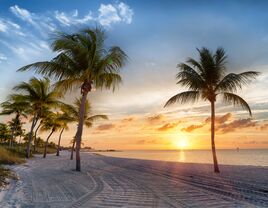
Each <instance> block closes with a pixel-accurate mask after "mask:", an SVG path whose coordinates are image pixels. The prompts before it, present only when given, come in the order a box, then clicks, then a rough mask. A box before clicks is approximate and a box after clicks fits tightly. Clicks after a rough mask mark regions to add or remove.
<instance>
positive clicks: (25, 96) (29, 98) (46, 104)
mask: <svg viewBox="0 0 268 208" xmlns="http://www.w3.org/2000/svg"><path fill="white" fill-rule="evenodd" d="M14 90H16V91H20V92H21V93H20V94H13V95H11V96H10V97H11V98H12V99H19V100H24V101H25V102H27V103H28V113H29V114H30V115H31V116H32V118H31V122H32V124H31V128H30V132H29V138H28V144H27V150H26V157H27V158H29V157H30V153H31V144H32V137H33V130H34V128H35V126H36V124H37V122H38V121H39V119H40V118H41V117H42V115H43V113H44V112H43V111H44V109H47V108H52V107H57V106H58V105H59V101H58V98H59V97H60V94H59V93H58V92H57V91H55V89H54V88H53V87H51V85H50V81H49V79H48V78H44V79H37V78H32V79H30V81H29V82H22V83H20V84H19V85H17V86H15V87H14Z"/></svg>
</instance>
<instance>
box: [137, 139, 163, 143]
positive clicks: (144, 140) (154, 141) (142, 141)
mask: <svg viewBox="0 0 268 208" xmlns="http://www.w3.org/2000/svg"><path fill="white" fill-rule="evenodd" d="M158 143H159V142H158V141H157V140H156V139H151V140H146V139H141V140H139V141H137V144H158Z"/></svg>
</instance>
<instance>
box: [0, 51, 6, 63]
mask: <svg viewBox="0 0 268 208" xmlns="http://www.w3.org/2000/svg"><path fill="white" fill-rule="evenodd" d="M6 60H7V57H6V56H5V55H4V54H2V53H0V63H1V62H2V61H6Z"/></svg>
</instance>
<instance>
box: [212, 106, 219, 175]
mask: <svg viewBox="0 0 268 208" xmlns="http://www.w3.org/2000/svg"><path fill="white" fill-rule="evenodd" d="M211 149H212V156H213V163H214V172H215V173H219V172H220V169H219V166H218V160H217V155H216V147H215V101H212V102H211Z"/></svg>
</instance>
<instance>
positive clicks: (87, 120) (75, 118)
mask: <svg viewBox="0 0 268 208" xmlns="http://www.w3.org/2000/svg"><path fill="white" fill-rule="evenodd" d="M81 102H82V99H78V98H76V99H75V102H74V104H73V105H63V106H62V110H63V112H65V113H66V114H67V115H68V116H69V118H68V119H69V122H76V123H77V124H78V123H79V108H80V106H81ZM91 114H92V113H91V105H90V103H89V102H88V100H86V103H85V114H84V126H86V127H87V128H89V127H91V126H92V125H93V123H94V122H95V121H98V120H100V119H108V116H106V115H91ZM72 141H73V142H72V149H71V157H70V159H71V160H72V159H73V151H74V147H75V143H76V140H75V139H73V140H72Z"/></svg>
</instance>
